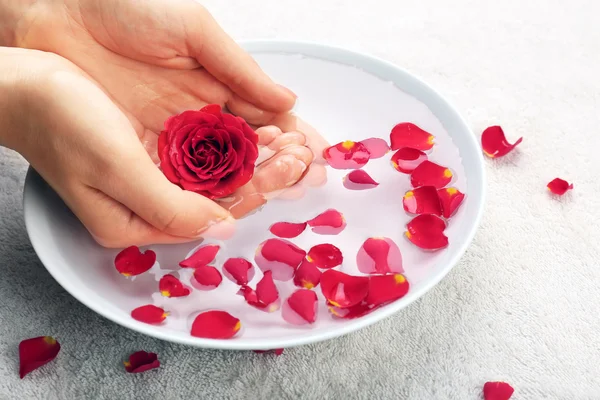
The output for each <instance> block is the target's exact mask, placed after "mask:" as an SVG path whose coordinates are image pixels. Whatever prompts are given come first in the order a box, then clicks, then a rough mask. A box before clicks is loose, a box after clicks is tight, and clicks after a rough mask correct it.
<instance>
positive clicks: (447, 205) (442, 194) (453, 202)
mask: <svg viewBox="0 0 600 400" xmlns="http://www.w3.org/2000/svg"><path fill="white" fill-rule="evenodd" d="M438 197H439V199H440V206H441V207H442V216H443V217H444V218H446V219H447V218H450V217H451V216H453V215H454V213H456V210H458V207H460V205H461V203H462V201H463V200H464V198H465V195H464V194H462V193H461V192H460V191H459V190H458V189H456V188H453V187H450V188H446V189H439V190H438Z"/></svg>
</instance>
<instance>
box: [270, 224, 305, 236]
mask: <svg viewBox="0 0 600 400" xmlns="http://www.w3.org/2000/svg"><path fill="white" fill-rule="evenodd" d="M305 229H306V222H301V223H296V222H276V223H274V224H273V225H271V227H270V228H269V231H270V232H271V233H272V234H273V235H275V236H278V237H280V238H284V239H292V238H295V237H297V236H299V235H300V234H301V233H302V232H304V230H305Z"/></svg>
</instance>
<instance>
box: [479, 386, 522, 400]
mask: <svg viewBox="0 0 600 400" xmlns="http://www.w3.org/2000/svg"><path fill="white" fill-rule="evenodd" d="M514 392H515V389H513V387H512V386H510V385H509V384H508V383H506V382H486V383H485V385H483V398H484V400H508V399H510V398H511V397H512V395H513V393H514Z"/></svg>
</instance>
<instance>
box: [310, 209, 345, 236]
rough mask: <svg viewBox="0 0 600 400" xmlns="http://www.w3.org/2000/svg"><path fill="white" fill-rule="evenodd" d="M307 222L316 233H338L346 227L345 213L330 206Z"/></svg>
mask: <svg viewBox="0 0 600 400" xmlns="http://www.w3.org/2000/svg"><path fill="white" fill-rule="evenodd" d="M307 224H308V226H310V227H311V228H312V231H313V232H314V233H318V234H320V235H337V234H338V233H340V232H341V231H343V230H344V228H346V219H344V215H343V214H342V213H341V212H339V211H337V210H334V209H333V208H330V209H329V210H326V211H324V212H322V213H321V214H319V215H317V216H316V217H314V218H313V219H311V220H310V221H307Z"/></svg>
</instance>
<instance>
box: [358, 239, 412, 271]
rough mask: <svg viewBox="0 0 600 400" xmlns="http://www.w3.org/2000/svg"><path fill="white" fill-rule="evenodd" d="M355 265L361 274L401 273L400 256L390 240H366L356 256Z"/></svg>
mask: <svg viewBox="0 0 600 400" xmlns="http://www.w3.org/2000/svg"><path fill="white" fill-rule="evenodd" d="M356 265H357V266H358V270H359V271H360V272H362V273H363V274H389V273H393V272H398V273H402V272H404V268H403V267H402V254H401V253H400V249H399V248H398V245H396V243H394V241H393V240H392V239H390V238H386V237H373V238H368V239H367V240H365V242H364V243H363V244H362V246H361V247H360V249H359V250H358V253H357V254H356Z"/></svg>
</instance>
